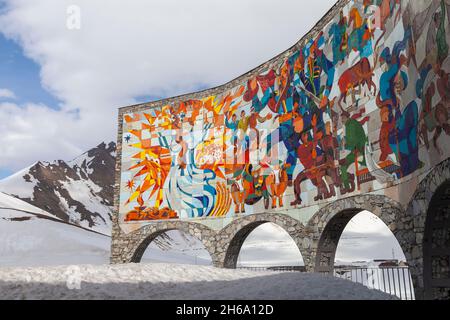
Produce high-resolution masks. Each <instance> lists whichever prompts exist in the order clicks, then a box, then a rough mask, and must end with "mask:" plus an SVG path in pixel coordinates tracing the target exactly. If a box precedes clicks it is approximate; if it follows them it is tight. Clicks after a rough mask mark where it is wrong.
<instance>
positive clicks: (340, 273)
mask: <svg viewBox="0 0 450 320" xmlns="http://www.w3.org/2000/svg"><path fill="white" fill-rule="evenodd" d="M381 217H383V215H381ZM386 220H387V219H386ZM389 222H391V221H389ZM316 262H317V265H316V271H319V272H330V273H332V274H334V275H335V276H337V277H340V278H344V279H348V280H351V281H354V282H359V283H361V284H363V285H365V286H367V287H370V288H372V289H377V290H381V291H384V292H387V293H390V294H392V295H396V296H398V297H399V298H401V299H405V300H411V299H414V298H415V296H414V288H413V284H412V278H411V275H410V272H409V268H408V264H407V261H406V257H405V254H404V252H403V250H402V248H401V246H400V244H399V242H398V241H397V239H396V237H395V235H394V234H393V233H392V231H391V230H390V228H389V227H388V226H387V225H386V224H385V222H384V221H383V220H382V219H381V218H380V217H378V216H376V215H374V214H373V213H371V212H369V211H367V210H360V209H351V210H345V211H342V212H340V213H338V214H336V215H335V216H334V217H333V218H332V219H331V220H330V221H329V222H328V224H327V225H326V227H325V229H324V231H323V233H322V237H321V239H320V241H319V248H318V254H317V260H316Z"/></svg>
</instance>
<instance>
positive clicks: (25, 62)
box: [0, 33, 59, 179]
mask: <svg viewBox="0 0 450 320" xmlns="http://www.w3.org/2000/svg"><path fill="white" fill-rule="evenodd" d="M39 73H40V67H39V65H37V64H36V63H35V62H34V61H32V60H31V59H28V58H27V57H25V55H24V54H23V50H22V48H21V47H20V46H19V45H17V44H16V43H15V42H14V41H12V40H9V39H7V38H5V36H4V35H3V34H1V33H0V89H8V90H11V91H12V92H14V94H15V96H16V97H15V98H3V97H0V103H2V102H13V103H16V104H18V105H22V104H25V103H28V102H33V103H38V104H45V105H46V106H48V107H50V108H53V109H55V110H57V109H58V105H59V101H58V100H57V99H56V98H55V97H54V96H53V95H52V94H51V93H49V92H48V91H47V90H45V89H44V88H43V87H42V85H41V80H40V76H39ZM12 173H14V171H13V170H12V169H10V168H6V167H0V179H2V178H5V177H7V176H9V175H11V174H12Z"/></svg>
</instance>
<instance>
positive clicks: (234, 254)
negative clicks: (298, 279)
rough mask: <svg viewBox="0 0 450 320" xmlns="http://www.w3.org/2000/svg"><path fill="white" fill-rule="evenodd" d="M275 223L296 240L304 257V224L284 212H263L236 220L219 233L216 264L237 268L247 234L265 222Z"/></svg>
mask: <svg viewBox="0 0 450 320" xmlns="http://www.w3.org/2000/svg"><path fill="white" fill-rule="evenodd" d="M268 222H271V223H274V224H276V225H278V226H280V227H281V228H283V229H284V230H285V231H286V232H287V233H288V234H289V235H290V236H291V238H292V239H293V240H294V242H295V244H296V245H297V248H298V249H299V251H300V254H301V255H302V256H303V257H304V252H303V251H302V247H301V241H302V238H303V231H304V226H303V224H302V223H300V222H299V221H298V220H296V219H294V218H292V217H290V216H288V215H286V214H282V213H262V214H254V215H249V216H245V217H242V218H239V219H236V220H234V221H233V222H231V223H230V224H229V225H227V226H226V227H225V228H223V229H222V230H220V232H219V233H218V234H217V257H218V258H219V260H218V261H217V262H216V266H219V267H225V268H236V263H237V259H238V256H239V252H240V250H241V247H242V245H243V243H244V241H245V239H246V238H247V236H248V235H249V234H250V233H251V232H252V231H253V230H255V228H257V227H258V226H260V225H262V224H264V223H268Z"/></svg>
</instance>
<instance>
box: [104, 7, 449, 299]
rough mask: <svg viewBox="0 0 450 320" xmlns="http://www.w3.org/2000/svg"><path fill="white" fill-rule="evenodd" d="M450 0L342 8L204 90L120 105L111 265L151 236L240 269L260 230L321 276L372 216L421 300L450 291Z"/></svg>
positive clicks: (137, 254)
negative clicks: (356, 225) (362, 218)
mask: <svg viewBox="0 0 450 320" xmlns="http://www.w3.org/2000/svg"><path fill="white" fill-rule="evenodd" d="M449 16H450V0H425V1H410V0H377V1H372V0H361V1H349V0H342V1H338V2H337V3H336V5H335V6H334V7H333V8H332V9H331V10H330V11H329V12H328V13H327V15H326V16H325V17H323V19H322V20H321V21H320V22H319V23H318V24H317V25H316V26H315V27H314V28H313V29H312V30H311V31H310V32H309V33H308V34H307V35H306V36H304V37H303V38H302V39H301V40H300V41H299V42H298V43H297V44H296V45H294V46H293V47H292V48H290V49H289V50H287V51H286V52H284V53H282V54H281V55H279V56H277V57H276V58H274V59H272V60H270V61H268V62H267V63H265V64H263V65H261V66H259V67H258V68H256V69H254V70H252V71H250V72H249V73H247V74H244V75H242V76H241V77H239V78H237V79H235V80H233V81H231V82H229V83H227V84H225V85H223V86H220V87H216V88H213V89H210V90H205V91H201V92H197V93H192V94H187V95H183V96H179V97H174V98H170V99H165V100H161V101H155V102H150V103H145V104H140V105H135V106H129V107H124V108H121V109H120V111H119V134H118V143H117V146H118V155H117V165H116V186H115V190H116V193H115V206H116V210H117V211H116V214H115V215H114V217H113V241H112V255H111V262H112V263H122V262H130V261H132V262H139V261H140V258H141V256H142V254H143V252H144V251H145V249H146V247H147V246H148V244H149V243H150V242H151V241H152V240H153V239H155V237H156V236H158V235H159V234H161V233H163V232H165V231H168V230H173V229H179V230H181V231H184V232H186V233H189V234H191V235H193V236H195V237H197V238H199V239H200V240H201V241H202V242H203V244H204V245H205V248H206V249H207V250H208V252H209V253H210V255H211V257H212V259H213V262H214V264H215V265H216V266H219V267H228V268H233V267H235V266H236V260H237V256H238V254H239V250H240V248H241V246H242V244H243V242H244V240H245V238H246V237H247V236H248V234H249V233H250V232H251V231H252V230H254V229H255V228H256V227H257V226H259V225H261V224H263V223H267V222H272V223H275V224H277V225H279V226H281V227H282V228H284V229H285V230H286V231H287V232H288V233H289V234H290V235H291V237H292V238H293V239H294V241H295V243H296V244H297V246H298V247H299V250H300V252H301V253H302V256H303V258H304V261H305V264H306V268H307V270H308V271H316V272H331V271H332V270H333V264H334V256H335V251H336V247H337V243H338V241H339V237H340V235H341V233H342V231H343V229H344V228H345V226H346V224H347V223H348V221H349V220H350V219H351V218H352V217H353V216H354V215H356V214H357V213H359V212H360V211H362V210H369V211H371V212H372V213H373V214H375V215H376V216H378V217H379V218H380V219H381V220H382V221H384V222H385V223H386V225H387V226H388V227H389V229H390V230H391V231H392V232H393V234H394V235H395V237H396V238H397V240H398V242H399V244H400V246H401V247H402V249H403V251H404V253H405V256H406V258H407V260H408V261H407V262H408V264H409V265H410V270H411V273H412V277H413V282H414V286H415V289H416V297H418V298H440V297H447V298H448V295H449V288H450V249H449V248H450V240H449V234H450V233H449V229H450V227H449V226H450V223H448V222H445V221H450V220H449V219H448V218H450V213H449V200H450V187H449V185H450V183H449V181H450V171H449V166H450V162H449V161H450V160H449V155H450V143H448V142H450V139H449V136H450V122H449V112H450V95H449V92H450V81H449V79H450V78H449V77H450V59H449V55H448V51H449V44H450V36H449V35H450V27H449Z"/></svg>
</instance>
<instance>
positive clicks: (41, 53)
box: [0, 0, 335, 169]
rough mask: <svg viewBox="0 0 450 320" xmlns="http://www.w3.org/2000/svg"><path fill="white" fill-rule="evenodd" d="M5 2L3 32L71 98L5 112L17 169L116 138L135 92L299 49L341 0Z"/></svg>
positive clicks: (4, 127)
mask: <svg viewBox="0 0 450 320" xmlns="http://www.w3.org/2000/svg"><path fill="white" fill-rule="evenodd" d="M6 2H7V8H8V10H7V11H6V13H5V14H4V15H3V16H0V30H2V32H3V33H5V34H6V35H7V36H8V37H10V38H12V39H15V40H16V41H17V42H19V43H20V44H21V46H22V47H23V48H24V51H25V54H26V55H27V56H29V57H31V58H32V59H34V60H35V61H36V62H37V63H38V64H39V65H40V66H41V67H42V69H41V79H42V83H43V86H44V87H45V88H47V89H48V90H49V91H50V92H52V93H53V94H54V95H55V96H56V97H57V98H58V99H59V100H60V101H62V102H63V104H62V105H61V106H60V107H61V110H59V111H53V110H50V109H48V108H46V107H45V106H35V105H32V104H30V105H25V106H12V105H8V107H7V108H6V109H5V110H0V112H1V113H0V122H1V123H0V145H1V146H2V148H3V147H4V146H6V147H5V148H7V152H6V154H7V157H6V158H4V157H3V156H2V158H1V160H0V166H7V167H14V169H16V168H17V167H23V166H25V165H28V164H29V163H30V162H34V161H36V160H41V159H43V158H44V159H48V158H54V157H56V158H71V157H73V156H75V155H76V152H80V151H82V150H85V149H87V148H88V147H91V146H93V145H94V144H96V143H98V142H100V141H102V140H106V139H115V133H116V121H117V108H118V107H120V106H124V105H127V104H132V103H135V100H134V97H136V96H172V95H177V94H180V93H186V92H189V91H192V90H196V89H197V88H198V87H199V86H202V87H205V86H207V87H210V86H215V85H219V84H222V83H225V82H227V81H229V80H231V79H233V78H234V77H236V76H239V75H240V74H242V73H245V72H246V71H248V70H250V69H252V68H254V67H256V66H258V65H259V64H261V63H263V62H264V61H266V60H268V59H270V58H272V57H274V56H275V55H277V54H278V53H280V52H282V51H284V50H285V49H287V48H288V47H290V46H291V45H293V44H294V43H295V42H296V41H297V40H299V39H300V38H301V37H302V36H303V35H304V34H305V33H306V32H307V31H308V30H309V29H310V28H311V27H312V26H313V25H314V24H315V23H316V22H317V21H318V20H319V19H320V18H321V17H322V16H323V14H325V13H326V12H327V11H328V9H329V8H331V6H332V5H333V4H334V2H335V0H327V1H315V2H311V1H306V0H305V1H298V0H281V1H276V2H274V1H268V0H247V1H237V0H232V1H210V0H190V1H175V0H164V1H163V0H154V1H147V0H145V1H144V0H129V1H126V2H124V1H120V0H108V1H100V0H70V1H69V0H60V1H54V0H39V1H28V0H7V1H6ZM306 4H307V5H306ZM70 5H77V6H79V7H80V9H81V29H80V30H69V29H67V27H66V19H67V8H68V6H70ZM0 63H1V62H0ZM18 94H19V95H20V93H18ZM0 108H1V109H3V108H4V106H3V105H2V106H1V107H0ZM5 114H7V115H8V117H9V118H4V116H5ZM75 115H76V117H75ZM5 119H6V120H5ZM5 122H6V123H5ZM28 130H30V131H28ZM25 146H26V147H27V148H28V149H27V150H26V151H24V149H26V148H25ZM2 153H3V154H5V152H3V150H2Z"/></svg>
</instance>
